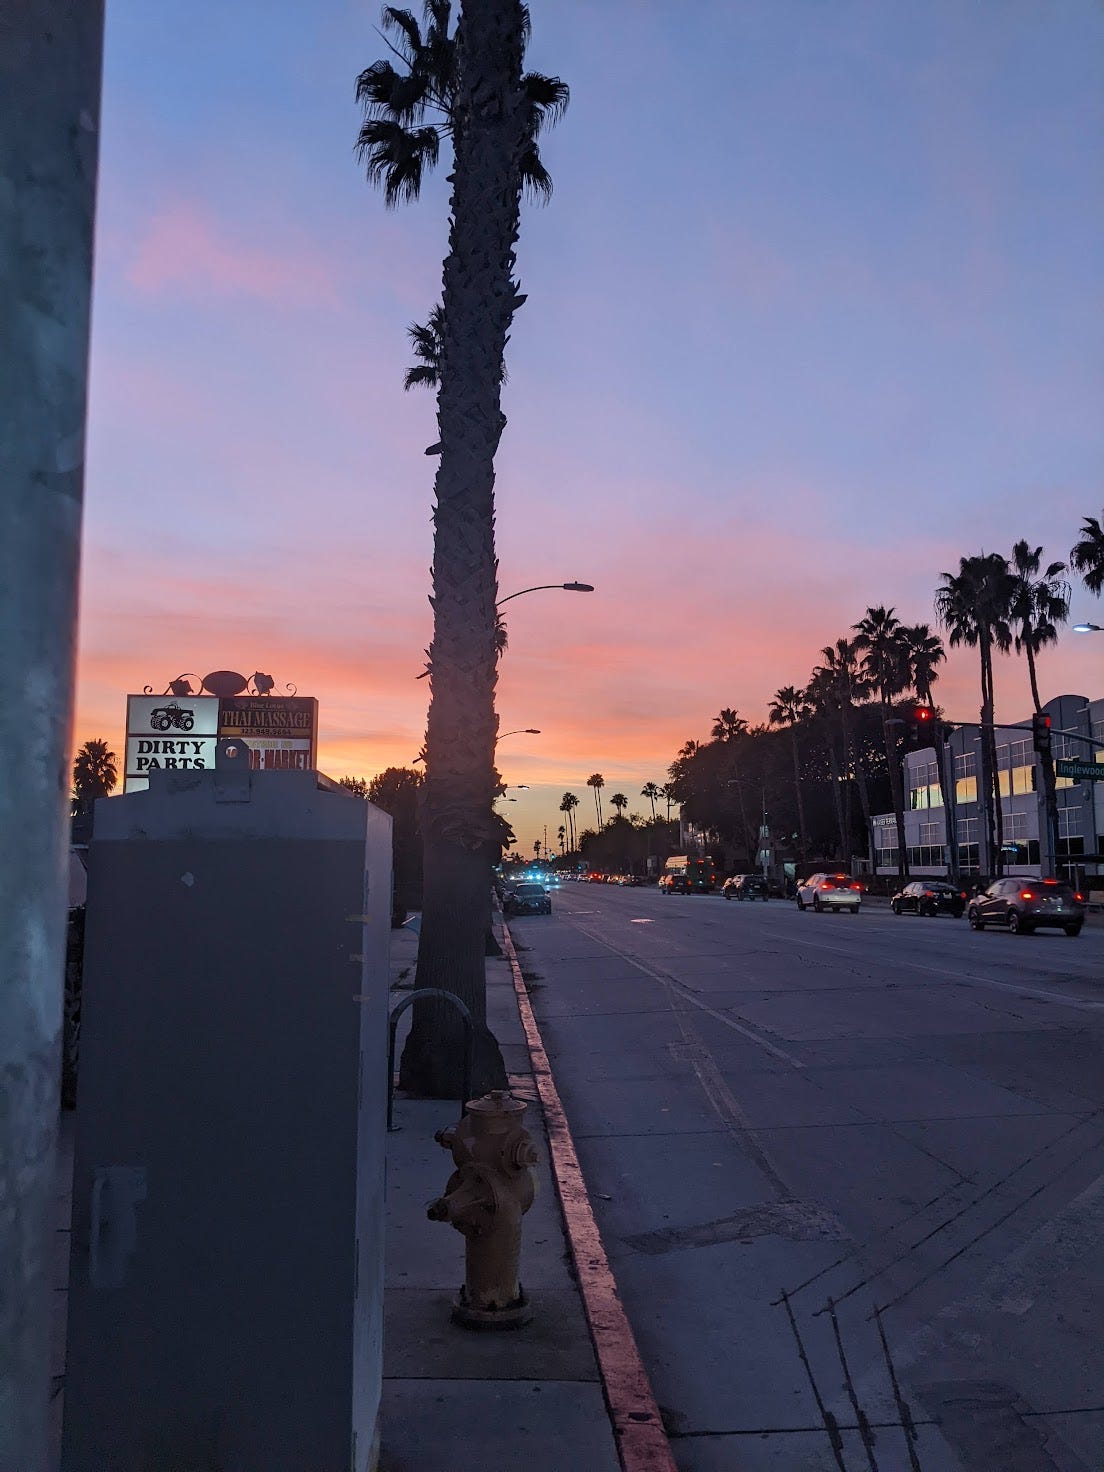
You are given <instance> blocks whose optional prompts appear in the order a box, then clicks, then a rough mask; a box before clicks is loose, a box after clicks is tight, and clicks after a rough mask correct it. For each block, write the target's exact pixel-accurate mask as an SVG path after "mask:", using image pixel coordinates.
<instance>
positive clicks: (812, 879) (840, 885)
mask: <svg viewBox="0 0 1104 1472" xmlns="http://www.w3.org/2000/svg"><path fill="white" fill-rule="evenodd" d="M861 900H862V885H861V884H860V883H859V882H858V880H857V879H852V878H851V876H850V875H849V874H811V875H810V876H809V878H808V879H799V880H798V882H797V908H798V909H799V910H804V909H807V908H808V907H809V906H811V907H812V908H813V909H814V910H816V911H817V913H818V914H819V913H820V912H821V911H822V910H844V911H847V912H848V913H850V914H852V915H857V914H858V913H859V904H860V902H861Z"/></svg>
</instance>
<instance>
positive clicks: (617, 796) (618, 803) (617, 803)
mask: <svg viewBox="0 0 1104 1472" xmlns="http://www.w3.org/2000/svg"><path fill="white" fill-rule="evenodd" d="M628 805H629V799H628V798H627V797H626V796H625V794H624V793H623V792H615V793H614V794H613V796H612V797H611V798H610V807H611V808H616V809H617V816H618V817H619V818H621V817H623V816H624V813H625V809H626V808H627V807H628Z"/></svg>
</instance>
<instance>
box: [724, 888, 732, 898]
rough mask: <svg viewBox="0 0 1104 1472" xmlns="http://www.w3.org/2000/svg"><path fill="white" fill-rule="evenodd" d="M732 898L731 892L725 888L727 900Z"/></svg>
mask: <svg viewBox="0 0 1104 1472" xmlns="http://www.w3.org/2000/svg"><path fill="white" fill-rule="evenodd" d="M731 898H732V896H731V895H730V894H729V892H728V890H727V889H726V890H725V899H726V900H730V899H731Z"/></svg>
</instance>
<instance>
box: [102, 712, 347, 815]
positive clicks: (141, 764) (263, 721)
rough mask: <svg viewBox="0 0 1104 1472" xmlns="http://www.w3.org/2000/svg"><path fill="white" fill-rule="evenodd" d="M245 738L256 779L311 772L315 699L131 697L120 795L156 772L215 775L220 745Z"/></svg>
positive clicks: (315, 736) (315, 733)
mask: <svg viewBox="0 0 1104 1472" xmlns="http://www.w3.org/2000/svg"><path fill="white" fill-rule="evenodd" d="M228 736H237V737H240V738H241V739H242V740H243V741H244V742H245V744H246V746H247V747H248V748H249V764H250V767H251V768H253V769H254V770H257V771H296V772H310V771H314V770H315V768H316V765H317V751H318V701H317V700H315V699H314V698H313V697H312V696H301V695H300V696H288V697H284V696H270V695H236V696H222V697H221V698H220V697H218V696H215V695H172V696H165V695H128V696H127V729H126V770H125V773H124V783H123V790H124V791H125V792H141V791H142V790H143V789H145V788H146V787H148V786H149V774H150V772H156V771H175V772H199V771H206V770H208V769H210V768H213V767H214V765H215V749H216V746H217V744H218V741H219V738H220V737H228Z"/></svg>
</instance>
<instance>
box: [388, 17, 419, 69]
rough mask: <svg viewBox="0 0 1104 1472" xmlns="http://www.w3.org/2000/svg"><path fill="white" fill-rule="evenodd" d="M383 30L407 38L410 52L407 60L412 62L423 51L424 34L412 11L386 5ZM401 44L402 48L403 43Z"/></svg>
mask: <svg viewBox="0 0 1104 1472" xmlns="http://www.w3.org/2000/svg"><path fill="white" fill-rule="evenodd" d="M383 29H384V30H385V31H390V32H391V33H392V34H395V33H398V34H399V35H401V36H403V37H404V38H405V40H406V45H407V48H408V51H409V54H408V55H407V57H406V59H407V61H410V62H412V61H413V60H414V59H415V57H416V56H417V54H418V52H419V51H421V49H422V32H421V28H420V27H419V25H418V22H417V21H416V20H415V19H414V17H413V16H412V15H411V13H410V11H409V10H400V9H399V8H398V6H396V5H385V6H384V7H383ZM399 44H400V47H401V45H402V43H401V42H400V43H399Z"/></svg>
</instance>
